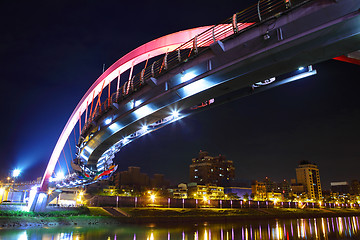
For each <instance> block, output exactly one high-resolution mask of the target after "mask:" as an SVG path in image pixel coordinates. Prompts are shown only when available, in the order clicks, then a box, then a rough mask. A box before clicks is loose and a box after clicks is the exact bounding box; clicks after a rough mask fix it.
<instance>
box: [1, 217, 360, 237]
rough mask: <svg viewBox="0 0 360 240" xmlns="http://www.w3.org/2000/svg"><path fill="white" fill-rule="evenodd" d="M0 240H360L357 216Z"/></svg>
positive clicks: (32, 232)
mask: <svg viewBox="0 0 360 240" xmlns="http://www.w3.org/2000/svg"><path fill="white" fill-rule="evenodd" d="M0 239H1V240H5V239H6V240H13V239H14V240H15V239H16V240H35V239H44V240H52V239H53V240H60V239H64V240H65V239H75V240H81V239H109V240H110V239H111V240H116V239H131V240H135V239H146V240H156V239H165V240H167V239H180V240H190V239H194V240H198V239H204V240H234V239H241V240H242V239H247V240H248V239H249V240H256V239H269V240H273V239H360V233H359V219H358V217H338V218H311V219H286V220H260V221H237V222H233V223H224V224H221V223H216V224H215V223H202V224H185V225H184V224H182V225H168V226H164V225H162V226H159V225H147V226H144V225H117V226H106V227H102V226H96V227H94V226H92V227H52V228H50V227H49V228H38V229H16V230H4V229H2V230H0Z"/></svg>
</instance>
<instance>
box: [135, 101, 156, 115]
mask: <svg viewBox="0 0 360 240" xmlns="http://www.w3.org/2000/svg"><path fill="white" fill-rule="evenodd" d="M153 112H155V109H154V108H152V107H151V106H149V104H147V105H145V106H142V107H140V108H138V109H136V110H135V111H134V114H135V115H136V117H137V118H143V117H146V116H148V115H150V114H152V113H153Z"/></svg>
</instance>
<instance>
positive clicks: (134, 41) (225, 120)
mask: <svg viewBox="0 0 360 240" xmlns="http://www.w3.org/2000/svg"><path fill="white" fill-rule="evenodd" d="M121 2H123V1H101V2H100V1H65V0H63V1H43V2H42V1H16V0H15V1H1V2H0V22H1V24H0V80H1V83H2V88H1V89H2V91H1V94H0V96H1V98H0V104H1V110H2V113H1V118H0V121H1V122H0V123H1V127H2V134H1V138H0V141H1V142H0V159H1V164H2V167H1V168H0V174H1V175H0V178H4V177H6V176H7V175H8V174H9V172H10V171H11V170H12V169H14V168H21V169H22V170H23V175H22V177H21V179H22V180H32V179H35V178H37V177H40V176H42V174H43V172H44V170H45V168H46V164H47V161H48V160H49V158H50V155H51V152H52V150H53V148H54V146H55V144H56V141H57V139H58V137H59V136H60V133H61V131H62V128H63V127H64V126H65V124H66V122H67V119H68V118H69V117H70V115H71V113H72V111H73V109H74V108H75V106H76V104H77V103H78V102H79V100H80V99H81V97H82V96H83V95H84V94H85V92H86V91H87V89H88V88H89V87H90V86H91V85H92V83H93V82H94V81H95V80H96V79H97V78H98V77H99V75H100V74H101V73H102V65H103V64H105V65H106V67H109V66H110V65H111V64H112V63H114V62H115V61H116V60H117V59H119V58H120V57H122V56H123V55H124V54H126V53H128V52H129V51H131V50H132V49H134V48H136V47H138V46H140V45H141V44H144V43H146V42H148V41H151V40H153V39H155V38H158V37H161V36H163V35H167V34H170V33H173V32H176V31H180V30H184V29H188V28H193V27H198V26H203V25H211V24H216V23H219V22H221V21H222V20H224V19H226V18H228V17H230V16H231V15H232V14H233V13H235V12H237V11H240V10H242V9H244V8H245V7H248V6H249V5H251V4H254V3H256V1H250V0H248V1H241V2H240V1H237V2H235V1H221V2H218V5H216V4H211V3H209V1H181V2H173V1H171V2H169V1H146V2H135V1H126V2H127V3H126V4H124V3H121ZM169 3H171V5H169ZM314 68H315V69H316V70H317V71H318V74H317V75H315V76H312V77H309V78H306V79H302V80H299V81H296V82H293V83H289V84H287V85H283V86H280V87H278V88H274V89H271V90H268V91H265V92H262V93H259V94H256V95H253V96H249V97H246V98H242V99H240V100H237V101H234V102H231V103H228V104H225V105H221V106H219V107H216V108H212V109H209V110H207V111H203V112H201V113H198V114H195V115H191V116H190V117H188V118H185V119H182V120H180V121H178V122H176V123H173V124H171V125H168V126H166V127H165V128H162V129H160V130H158V131H156V132H154V133H151V134H148V135H146V136H144V137H142V138H140V139H139V140H136V141H135V142H134V143H132V144H130V145H128V146H126V147H125V148H123V149H122V150H121V152H120V153H119V154H118V155H117V162H118V163H119V170H120V171H122V170H125V169H127V167H128V166H140V167H141V168H142V172H146V173H149V174H153V173H164V174H165V176H166V178H168V179H169V180H171V182H172V183H174V184H175V183H178V182H180V181H183V182H187V181H188V176H189V173H188V172H189V170H188V169H189V168H188V166H189V164H190V163H191V159H192V158H193V157H196V156H197V154H198V152H199V150H204V151H208V152H209V153H210V154H211V155H218V154H222V155H226V157H227V158H228V159H230V160H233V161H234V165H235V167H236V177H237V178H239V179H248V180H252V179H257V180H262V179H264V178H265V176H268V177H270V178H271V179H273V180H276V181H281V180H282V179H284V178H286V179H288V180H290V178H295V168H296V166H297V165H298V163H299V162H300V161H301V160H308V161H310V162H315V163H317V164H318V166H319V168H320V176H321V180H322V183H323V185H324V187H328V186H329V183H330V182H331V181H343V180H347V181H349V180H351V179H359V180H360V176H359V169H360V138H359V135H360V126H359V123H360V100H359V93H358V91H359V86H360V84H359V75H360V67H359V66H357V65H351V64H347V63H343V62H338V61H335V60H329V61H327V62H323V63H320V64H316V65H314ZM71 137H73V136H71ZM71 141H72V143H73V142H74V140H73V139H71Z"/></svg>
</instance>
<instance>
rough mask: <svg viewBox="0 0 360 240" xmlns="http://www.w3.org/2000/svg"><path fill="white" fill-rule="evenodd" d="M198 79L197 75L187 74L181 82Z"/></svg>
mask: <svg viewBox="0 0 360 240" xmlns="http://www.w3.org/2000/svg"><path fill="white" fill-rule="evenodd" d="M194 77H196V75H195V74H194V73H192V72H188V73H185V74H184V75H183V76H181V82H186V81H189V80H190V79H193V78H194Z"/></svg>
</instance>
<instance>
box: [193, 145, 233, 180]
mask: <svg viewBox="0 0 360 240" xmlns="http://www.w3.org/2000/svg"><path fill="white" fill-rule="evenodd" d="M234 177H235V168H234V166H233V161H230V160H226V158H225V156H221V155H219V156H217V157H212V156H209V153H208V152H204V151H200V153H199V156H198V157H197V158H193V159H192V164H191V165H190V182H196V183H198V184H216V185H218V186H222V185H227V184H228V183H229V182H231V181H233V180H234Z"/></svg>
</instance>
